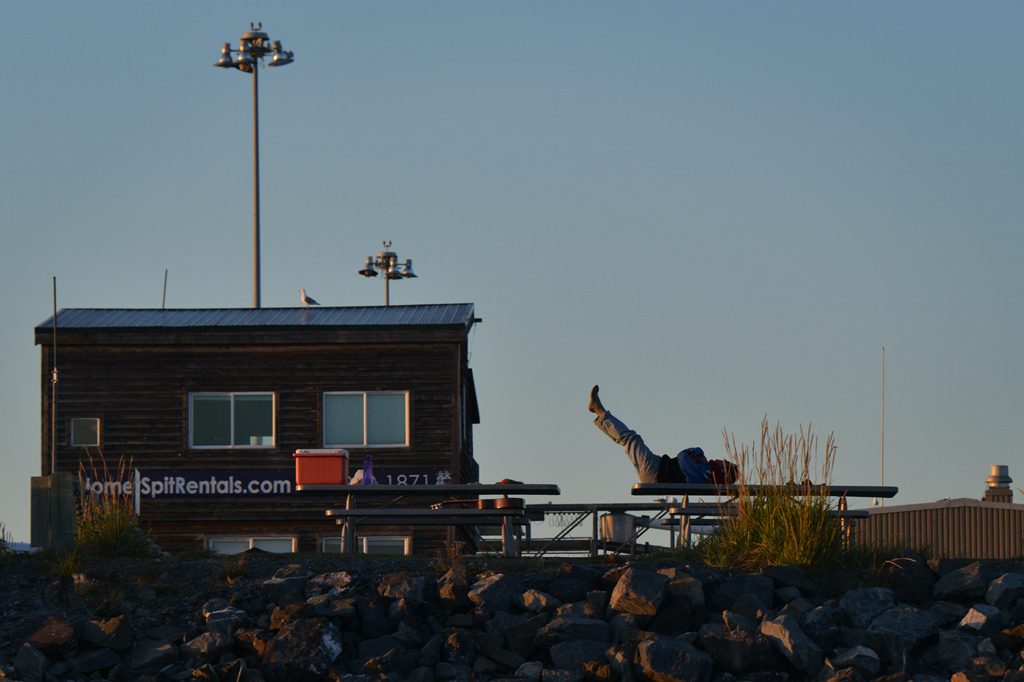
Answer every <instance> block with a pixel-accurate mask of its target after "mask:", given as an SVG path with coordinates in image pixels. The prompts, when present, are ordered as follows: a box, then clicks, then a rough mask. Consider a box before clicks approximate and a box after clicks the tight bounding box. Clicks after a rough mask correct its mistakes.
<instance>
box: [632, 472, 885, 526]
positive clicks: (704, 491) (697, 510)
mask: <svg viewBox="0 0 1024 682" xmlns="http://www.w3.org/2000/svg"><path fill="white" fill-rule="evenodd" d="M779 491H784V492H787V491H788V492H791V494H793V495H795V496H818V495H823V496H826V497H835V498H838V499H839V506H838V509H836V510H835V511H834V512H833V513H834V515H835V516H837V517H839V518H840V519H842V524H843V531H844V532H845V533H849V531H850V529H851V523H850V520H851V519H856V518H864V517H866V516H867V515H868V512H867V510H856V509H849V507H848V504H847V499H848V498H851V497H865V498H866V497H871V498H878V497H884V498H891V497H895V496H896V493H898V492H899V488H898V487H896V486H873V485H820V484H794V485H790V486H769V485H739V484H721V483H635V484H634V485H633V490H632V494H633V495H652V496H663V497H666V496H668V497H676V496H678V497H681V498H682V499H681V501H680V502H678V503H674V504H672V506H671V508H670V509H669V515H670V516H672V517H675V516H678V517H679V521H678V525H679V526H680V533H679V535H680V539H682V538H683V537H684V534H685V536H686V537H687V538H689V534H690V519H691V518H710V519H715V520H717V519H720V518H722V517H727V516H731V515H734V514H735V509H734V508H733V507H732V506H731V505H729V503H728V501H726V502H717V503H712V504H707V503H697V504H690V500H689V498H690V497H698V498H701V497H717V498H719V500H721V498H723V497H725V498H729V499H735V498H736V497H738V496H739V495H741V494H747V495H762V494H766V493H769V492H770V493H778V492H779ZM666 521H667V522H669V523H671V522H672V519H666V520H665V521H662V523H665V522H666Z"/></svg>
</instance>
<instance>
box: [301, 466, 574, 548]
mask: <svg viewBox="0 0 1024 682" xmlns="http://www.w3.org/2000/svg"><path fill="white" fill-rule="evenodd" d="M296 490H299V491H304V492H319V493H325V492H326V493H338V494H339V495H343V496H344V498H345V507H344V509H340V508H330V509H327V510H325V512H324V513H325V514H326V515H327V516H329V517H331V518H335V519H336V520H337V523H338V524H339V525H341V526H342V551H344V552H351V553H354V552H355V551H356V546H355V533H356V528H357V526H371V525H378V526H394V525H412V526H449V527H454V526H501V529H502V531H501V538H502V552H503V553H504V554H506V555H507V556H518V555H519V546H518V542H517V541H516V533H515V526H516V525H517V524H522V523H525V522H526V520H527V518H528V516H527V514H528V512H527V509H526V506H525V505H523V506H519V507H505V508H485V509H479V508H475V507H473V508H465V507H448V506H444V503H446V502H454V503H456V504H461V503H462V502H466V501H471V502H475V499H473V498H477V497H479V496H481V495H489V496H495V495H496V496H499V498H500V497H518V496H520V495H558V494H560V492H561V491H560V490H559V488H558V486H557V485H554V484H549V483H455V484H450V485H434V484H422V485H421V484H417V485H361V484H355V485H322V484H318V485H298V486H296ZM359 499H363V500H367V499H378V500H384V502H383V504H381V505H380V506H377V507H369V508H358V507H357V500H359ZM406 499H410V500H413V501H414V502H416V503H417V504H415V505H406V506H394V505H396V503H398V502H401V501H403V500H406ZM439 504H440V505H441V506H440V508H434V507H435V506H438V505H439Z"/></svg>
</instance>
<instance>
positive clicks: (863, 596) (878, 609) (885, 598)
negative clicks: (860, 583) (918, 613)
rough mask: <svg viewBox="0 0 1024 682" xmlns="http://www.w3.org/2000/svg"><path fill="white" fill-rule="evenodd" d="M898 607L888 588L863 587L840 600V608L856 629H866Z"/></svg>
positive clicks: (848, 593) (851, 591)
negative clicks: (884, 614)
mask: <svg viewBox="0 0 1024 682" xmlns="http://www.w3.org/2000/svg"><path fill="white" fill-rule="evenodd" d="M895 605H896V602H895V600H894V599H893V593H892V590H890V589H889V588H887V587H862V588H858V589H856V590H850V591H849V592H847V593H846V594H844V595H843V596H842V598H841V599H840V600H839V608H841V609H842V610H843V611H844V612H845V613H846V620H847V622H849V623H850V625H851V626H853V627H855V628H866V627H867V626H868V625H870V624H871V621H873V620H874V619H875V618H878V616H880V615H881V614H883V613H885V612H886V611H888V610H889V609H891V608H892V607H894V606H895Z"/></svg>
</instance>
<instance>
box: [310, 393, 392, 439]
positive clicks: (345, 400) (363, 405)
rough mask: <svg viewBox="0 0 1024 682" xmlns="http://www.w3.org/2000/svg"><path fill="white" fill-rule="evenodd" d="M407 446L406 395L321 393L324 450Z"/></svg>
mask: <svg viewBox="0 0 1024 682" xmlns="http://www.w3.org/2000/svg"><path fill="white" fill-rule="evenodd" d="M408 444H409V392H408V391H392V392H379V393H324V447H327V448H332V447H352V446H405V445H408Z"/></svg>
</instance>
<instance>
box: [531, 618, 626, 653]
mask: <svg viewBox="0 0 1024 682" xmlns="http://www.w3.org/2000/svg"><path fill="white" fill-rule="evenodd" d="M610 635H611V629H610V628H609V626H608V623H606V622H605V621H603V620H594V619H592V618H573V617H567V618H554V619H552V620H551V622H549V623H547V624H546V625H544V626H543V627H541V628H540V629H538V630H537V634H536V636H535V637H534V640H533V642H534V644H536V645H537V646H541V647H548V646H551V645H553V644H557V643H559V642H568V641H577V640H583V639H585V640H591V641H595V642H608V640H609V638H610Z"/></svg>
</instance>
